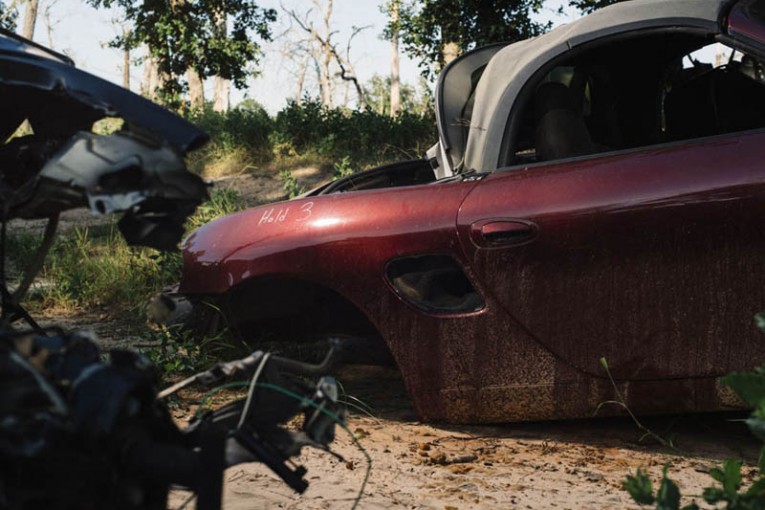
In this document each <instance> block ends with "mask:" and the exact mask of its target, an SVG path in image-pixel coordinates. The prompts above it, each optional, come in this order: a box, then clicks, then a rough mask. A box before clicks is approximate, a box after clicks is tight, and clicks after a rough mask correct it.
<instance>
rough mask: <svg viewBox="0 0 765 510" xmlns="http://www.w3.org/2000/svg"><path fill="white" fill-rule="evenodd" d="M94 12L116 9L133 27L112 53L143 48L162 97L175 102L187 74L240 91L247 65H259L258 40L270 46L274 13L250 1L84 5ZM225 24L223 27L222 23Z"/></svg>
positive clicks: (107, 0) (138, 0)
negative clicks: (214, 78)
mask: <svg viewBox="0 0 765 510" xmlns="http://www.w3.org/2000/svg"><path fill="white" fill-rule="evenodd" d="M88 3H90V4H91V5H92V6H94V7H97V8H113V7H119V8H121V9H122V11H123V13H124V17H125V18H126V19H129V20H131V21H132V23H133V26H132V30H131V31H130V32H129V33H126V34H123V35H121V36H118V37H116V38H115V39H114V40H112V41H111V42H110V43H109V44H110V45H111V46H112V47H115V48H129V49H132V48H136V47H138V46H140V45H146V46H147V47H148V48H149V51H150V53H151V56H152V57H154V58H155V59H157V63H158V67H159V72H160V75H163V76H166V77H167V78H168V79H167V80H166V81H165V83H164V92H165V95H166V97H175V98H177V97H179V94H180V92H181V91H182V89H183V84H182V82H181V79H180V78H181V77H182V76H183V75H184V74H185V73H186V70H187V69H189V68H193V69H195V70H196V71H197V72H198V73H199V75H200V77H201V78H203V79H204V78H206V77H209V76H220V77H223V78H226V79H230V80H232V81H233V82H234V85H235V86H236V87H237V88H243V87H244V86H245V81H246V79H247V77H248V76H250V75H252V74H253V73H252V71H251V69H250V68H249V67H248V65H249V64H251V63H255V64H257V62H258V57H259V55H260V47H259V45H258V44H257V43H256V42H255V40H256V37H257V38H259V39H261V40H263V41H269V40H270V39H271V32H270V29H269V24H271V23H273V22H274V21H275V20H276V11H275V10H274V9H264V8H261V7H258V5H257V4H255V3H254V2H252V1H250V0H179V1H175V2H166V1H164V0H88ZM221 20H227V21H228V23H227V25H228V26H227V27H226V25H223V26H221V23H220V21H221Z"/></svg>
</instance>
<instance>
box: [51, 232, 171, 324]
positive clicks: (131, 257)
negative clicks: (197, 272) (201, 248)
mask: <svg viewBox="0 0 765 510" xmlns="http://www.w3.org/2000/svg"><path fill="white" fill-rule="evenodd" d="M93 230H94V232H91V229H88V228H87V227H83V228H79V227H76V228H75V229H74V231H73V233H72V235H70V236H68V237H63V238H61V239H60V240H59V241H58V242H57V243H56V245H55V246H54V248H53V251H52V254H51V256H50V257H49V262H48V264H47V265H46V266H45V269H44V271H43V275H44V276H45V277H46V278H48V279H50V280H52V281H53V283H54V284H55V285H54V288H53V289H52V290H51V291H43V295H42V300H43V303H44V304H46V305H48V306H58V307H62V306H64V307H68V306H70V305H71V304H75V305H76V306H78V307H81V308H86V309H90V308H94V307H99V306H114V305H118V306H125V307H127V308H136V307H137V306H139V305H141V304H143V303H144V302H145V301H146V300H148V298H149V297H150V296H151V295H152V294H153V293H155V292H157V291H159V290H160V289H161V287H162V286H164V285H167V284H168V283H170V282H172V280H173V278H174V277H177V275H176V274H168V273H174V271H172V269H171V268H174V267H177V264H173V263H172V261H171V258H172V255H165V254H159V253H158V252H156V251H155V250H151V249H148V248H130V247H128V246H127V244H126V243H125V241H124V239H123V238H122V236H121V235H120V234H119V232H118V230H117V228H116V225H115V224H114V223H111V224H110V225H108V226H107V227H106V231H105V232H103V231H101V232H99V231H98V229H93ZM168 269H170V271H167V270H168Z"/></svg>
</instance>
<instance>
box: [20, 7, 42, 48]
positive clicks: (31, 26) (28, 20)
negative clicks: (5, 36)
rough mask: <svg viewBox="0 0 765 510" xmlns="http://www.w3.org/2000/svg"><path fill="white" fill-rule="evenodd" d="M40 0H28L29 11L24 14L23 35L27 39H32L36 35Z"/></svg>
mask: <svg viewBox="0 0 765 510" xmlns="http://www.w3.org/2000/svg"><path fill="white" fill-rule="evenodd" d="M38 4H39V0H28V1H27V9H26V12H25V13H24V27H23V28H22V30H21V35H22V36H23V37H26V38H27V39H32V38H33V37H34V35H35V23H36V22H37V7H38Z"/></svg>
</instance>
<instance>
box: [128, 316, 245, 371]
mask: <svg viewBox="0 0 765 510" xmlns="http://www.w3.org/2000/svg"><path fill="white" fill-rule="evenodd" d="M147 337H148V340H149V341H153V342H156V343H158V345H157V346H155V347H151V348H148V349H144V350H143V352H144V354H146V356H147V357H148V358H149V360H150V361H151V362H152V364H153V365H154V366H155V367H157V368H158V369H159V370H160V371H161V372H162V373H163V374H164V375H166V376H167V375H177V374H185V373H190V372H197V371H199V370H202V369H204V368H207V367H208V366H209V365H211V364H212V363H214V362H215V361H217V360H218V359H220V358H221V357H225V356H226V355H227V354H229V353H232V352H234V351H236V348H235V345H234V344H233V343H232V342H231V340H230V338H229V335H228V332H227V331H225V330H224V331H221V332H219V333H216V334H214V335H210V336H206V337H204V338H201V339H200V338H199V336H198V335H196V334H195V333H194V332H192V331H189V330H186V329H183V328H182V327H181V326H170V327H165V326H158V327H157V328H156V329H154V330H152V331H151V332H150V333H148V335H147Z"/></svg>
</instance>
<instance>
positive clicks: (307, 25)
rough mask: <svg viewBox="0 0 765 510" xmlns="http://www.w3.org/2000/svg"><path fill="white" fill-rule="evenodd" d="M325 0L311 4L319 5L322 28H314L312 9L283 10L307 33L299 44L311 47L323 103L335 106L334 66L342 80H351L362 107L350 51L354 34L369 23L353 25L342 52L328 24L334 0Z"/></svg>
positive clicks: (362, 92) (363, 93) (359, 84)
mask: <svg viewBox="0 0 765 510" xmlns="http://www.w3.org/2000/svg"><path fill="white" fill-rule="evenodd" d="M325 1H326V4H322V2H321V1H320V0H313V4H314V6H315V7H316V8H317V9H318V11H319V14H320V15H321V18H322V26H321V28H316V25H315V23H314V21H313V19H312V18H311V11H308V12H307V13H305V14H304V15H299V14H298V13H297V12H295V11H294V10H285V11H286V13H287V14H288V15H289V16H290V18H292V20H293V21H294V22H295V23H296V24H297V26H298V27H299V28H300V30H301V31H302V32H304V33H305V34H306V35H307V37H308V40H307V41H300V42H299V43H298V45H299V46H302V47H305V46H307V47H308V48H310V49H311V51H310V55H311V59H312V60H313V62H314V67H315V69H316V74H317V80H318V82H319V92H320V96H321V101H322V104H323V105H324V106H326V107H328V108H332V107H333V106H334V91H335V80H334V77H335V74H334V73H333V69H334V68H339V70H340V71H339V73H337V76H339V77H340V79H341V80H343V81H345V82H350V83H353V85H354V88H355V89H356V96H357V100H356V102H357V106H358V107H359V108H362V109H363V108H364V106H365V104H366V94H365V92H364V88H363V87H362V85H361V83H360V82H359V80H358V78H357V75H356V71H355V69H354V67H353V64H352V63H351V58H350V53H351V44H352V42H353V38H354V37H356V36H357V35H358V34H359V33H361V32H362V31H363V30H366V29H367V28H369V26H365V27H356V26H354V27H353V30H352V33H351V35H350V37H349V38H348V40H347V44H346V49H345V56H343V55H342V54H341V51H342V50H338V48H337V44H336V43H335V42H334V41H333V40H332V38H333V36H334V35H335V34H336V31H335V30H332V26H331V16H332V7H333V1H332V0H325Z"/></svg>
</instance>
